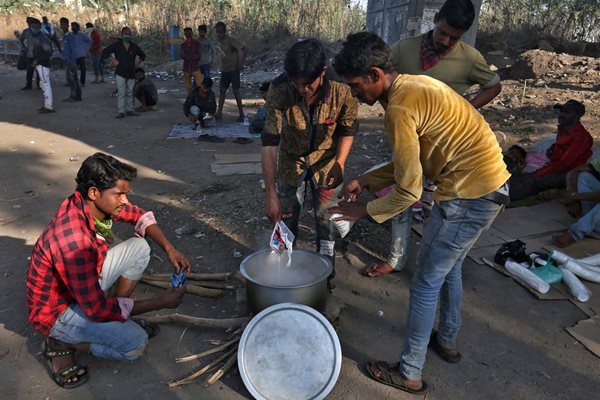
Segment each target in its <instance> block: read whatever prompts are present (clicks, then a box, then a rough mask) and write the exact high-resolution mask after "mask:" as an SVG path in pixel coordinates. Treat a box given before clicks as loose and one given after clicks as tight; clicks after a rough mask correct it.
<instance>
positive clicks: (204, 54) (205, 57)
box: [198, 25, 215, 78]
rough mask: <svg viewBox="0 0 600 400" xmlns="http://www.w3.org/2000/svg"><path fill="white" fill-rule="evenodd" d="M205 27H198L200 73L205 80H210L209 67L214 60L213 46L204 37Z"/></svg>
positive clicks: (206, 29)
mask: <svg viewBox="0 0 600 400" xmlns="http://www.w3.org/2000/svg"><path fill="white" fill-rule="evenodd" d="M207 32H208V28H207V26H206V25H198V41H199V42H200V72H202V76H203V77H205V78H210V65H211V64H212V62H213V60H214V58H215V45H214V44H213V42H212V40H210V39H209V38H207V37H206V34H207Z"/></svg>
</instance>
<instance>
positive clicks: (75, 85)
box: [67, 64, 81, 100]
mask: <svg viewBox="0 0 600 400" xmlns="http://www.w3.org/2000/svg"><path fill="white" fill-rule="evenodd" d="M67 83H68V84H69V87H70V88H71V98H72V99H77V100H81V85H80V83H79V79H77V66H76V65H74V64H70V65H67Z"/></svg>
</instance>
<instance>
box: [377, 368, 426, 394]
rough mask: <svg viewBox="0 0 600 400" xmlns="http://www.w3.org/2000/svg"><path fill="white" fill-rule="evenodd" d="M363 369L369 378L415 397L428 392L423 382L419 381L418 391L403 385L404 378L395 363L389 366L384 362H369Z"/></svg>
mask: <svg viewBox="0 0 600 400" xmlns="http://www.w3.org/2000/svg"><path fill="white" fill-rule="evenodd" d="M365 367H366V369H367V372H368V373H369V375H370V376H371V378H373V379H374V380H376V381H377V382H379V383H383V384H384V385H388V386H392V387H394V388H396V389H399V390H402V391H403V392H406V393H410V394H417V395H421V394H426V393H427V391H428V388H427V384H426V383H425V381H421V382H422V386H421V388H420V389H412V388H409V387H408V386H406V383H404V380H405V379H406V378H405V377H404V376H403V375H402V374H401V373H400V371H398V363H397V362H396V363H393V364H390V363H387V362H385V361H369V362H368V363H367V364H366V366H365Z"/></svg>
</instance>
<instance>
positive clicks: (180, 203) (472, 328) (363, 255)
mask: <svg viewBox="0 0 600 400" xmlns="http://www.w3.org/2000/svg"><path fill="white" fill-rule="evenodd" d="M276 67H277V68H279V67H280V65H276V66H273V69H272V70H274V69H275V68H276ZM265 70H266V71H267V75H268V73H269V72H268V71H272V70H268V69H265ZM263 72H264V71H263ZM248 74H249V75H251V74H250V72H249V73H248ZM255 75H257V76H258V75H260V76H262V75H261V74H255ZM263 75H264V74H263ZM260 76H259V78H260ZM259 78H257V79H256V81H255V82H250V84H251V87H252V88H254V89H248V88H247V89H245V90H244V91H243V95H244V102H245V103H246V104H252V105H254V106H255V105H256V104H259V103H260V102H259V101H257V98H258V95H257V93H256V91H255V88H256V87H257V86H256V83H257V82H258V80H259ZM566 78H573V79H575V77H574V76H573V75H569V76H568V77H566ZM566 78H565V79H563V80H562V81H558V82H557V81H556V80H554V81H553V82H551V83H547V84H546V83H544V84H540V85H539V86H537V87H536V86H532V87H528V88H526V90H525V95H522V93H523V82H522V81H505V82H504V91H503V93H502V94H501V96H500V97H499V98H498V100H497V101H495V102H494V104H492V105H490V106H489V107H487V108H486V109H485V110H484V111H483V113H484V114H485V116H486V118H487V119H488V120H489V121H490V123H491V125H492V127H493V128H494V129H495V130H496V131H501V132H503V133H499V134H498V136H499V139H500V141H501V142H502V144H503V145H507V144H510V143H513V142H517V141H521V142H522V143H525V144H527V141H531V140H533V139H534V138H535V137H536V136H540V135H544V134H552V133H554V132H555V114H554V112H553V111H552V110H551V108H550V106H551V104H553V103H554V102H556V101H562V102H564V101H565V100H567V99H568V98H571V97H574V98H577V99H579V100H583V99H585V100H586V104H594V105H595V106H594V107H592V108H591V109H590V112H589V113H588V115H587V116H586V117H585V118H584V123H585V124H586V126H588V128H589V129H590V131H591V132H592V134H594V135H595V137H597V136H598V135H600V124H599V122H598V115H599V113H598V107H597V106H598V104H599V101H600V98H599V97H598V93H597V92H595V91H593V90H591V89H589V88H590V87H593V84H591V86H589V85H588V83H587V82H583V83H582V82H580V81H577V82H575V81H574V82H571V81H568V80H566ZM261 79H262V78H261ZM24 80H25V79H24V73H23V72H20V71H16V70H15V69H14V68H12V67H10V66H7V65H0V96H2V99H1V100H0V152H1V154H2V157H1V158H0V176H1V178H2V187H1V193H0V228H1V230H0V376H2V378H0V382H2V385H0V398H2V399H8V398H11V399H19V400H25V399H59V398H60V399H73V400H79V399H116V398H123V399H134V398H135V399H197V398H201V399H246V398H250V395H249V393H248V392H247V390H246V389H245V387H244V385H243V383H242V380H241V378H240V376H239V374H238V373H237V372H231V373H229V374H227V375H226V376H225V377H224V378H223V379H222V381H220V382H218V383H217V384H215V385H214V386H212V387H209V388H206V389H205V388H202V386H201V384H200V383H197V384H192V385H188V386H184V387H181V388H178V389H169V388H168V387H167V386H166V385H165V382H167V381H170V380H173V379H178V378H183V377H184V376H187V375H189V374H190V373H192V372H193V371H195V370H197V369H199V368H200V364H195V363H190V364H189V365H188V364H175V358H176V357H178V356H183V355H187V354H193V353H198V352H200V351H203V350H206V349H208V348H210V347H211V344H210V343H209V342H210V340H213V339H223V338H225V337H226V333H225V332H224V331H223V330H220V329H200V328H193V327H190V328H186V327H185V326H182V325H163V326H162V331H161V333H160V335H159V336H158V337H156V338H154V339H152V340H151V342H150V344H149V346H148V348H147V352H146V354H145V356H144V357H143V358H142V359H141V360H140V361H138V362H135V363H131V364H128V363H118V362H111V361H106V360H99V359H95V358H93V357H91V356H85V355H80V356H79V357H80V359H81V360H82V361H83V363H84V364H86V365H88V366H89V371H90V375H91V379H90V381H89V382H88V383H86V384H85V385H84V386H82V387H81V388H79V389H76V390H74V391H67V390H63V389H60V388H58V387H57V386H56V385H55V384H54V383H52V381H51V380H50V379H49V378H48V374H47V370H46V367H45V365H44V364H43V362H42V357H41V353H40V345H41V343H42V341H43V338H42V337H41V336H40V335H39V334H37V333H36V332H35V331H34V330H33V329H32V328H31V326H30V325H29V324H28V323H27V311H26V307H25V277H26V271H27V263H28V258H29V255H30V254H31V251H32V246H33V244H34V243H35V240H36V238H37V237H38V235H39V233H40V232H41V230H42V229H43V228H44V226H45V225H46V223H47V222H48V221H49V219H50V218H51V217H52V215H53V214H54V212H55V210H56V208H57V206H58V204H59V203H60V201H62V199H63V198H64V197H66V196H68V195H69V194H71V193H72V191H73V189H74V177H75V174H76V172H77V170H78V168H79V166H80V164H81V161H82V160H83V159H84V158H85V157H87V156H88V155H90V154H92V153H94V152H96V151H104V152H108V153H110V154H112V155H114V156H116V157H117V158H119V159H121V160H123V161H126V162H128V163H131V164H133V165H135V166H136V167H137V168H138V171H139V173H138V179H137V180H136V181H135V182H134V185H133V189H134V193H133V196H132V198H131V200H132V201H133V202H134V203H136V204H139V205H140V206H142V207H144V208H146V209H150V210H154V211H155V212H156V214H157V217H158V221H159V224H160V225H161V226H162V228H163V230H164V231H165V233H166V234H167V235H168V237H169V238H170V239H171V240H172V242H173V243H174V244H175V246H176V247H178V248H179V249H180V250H182V251H183V252H184V253H185V254H186V255H187V256H188V257H189V258H190V260H192V261H193V264H194V271H196V272H207V271H230V272H235V271H237V270H238V268H239V263H240V261H241V258H235V257H234V252H236V251H238V252H241V253H242V255H243V256H246V255H248V254H250V253H252V252H253V251H255V250H256V249H258V248H262V247H265V245H266V242H267V237H268V235H269V233H270V230H271V229H272V226H271V225H270V224H269V223H268V221H266V220H265V219H264V218H263V191H262V189H261V187H260V184H259V179H260V176H259V175H236V176H230V177H218V176H215V175H213V174H212V173H211V172H210V163H211V162H212V161H213V160H214V154H215V153H217V152H218V153H258V152H259V151H260V144H259V143H258V142H256V141H255V143H252V144H248V145H239V144H235V143H232V142H231V140H228V141H227V142H225V143H220V144H210V143H198V142H196V141H193V140H178V141H167V140H165V137H166V136H167V133H168V132H169V129H170V127H171V125H172V124H173V123H176V122H185V118H184V116H183V113H182V110H181V107H182V103H183V99H184V89H183V84H182V83H181V82H179V81H178V79H176V78H173V77H165V78H164V80H163V79H158V78H155V82H156V85H157V87H158V88H159V89H161V88H164V89H167V90H168V91H167V92H166V93H165V94H162V95H161V98H160V103H159V105H158V110H157V111H154V112H149V113H146V114H144V115H142V116H139V117H127V118H125V119H123V120H116V119H114V116H115V114H116V99H114V98H111V97H110V92H111V90H112V89H113V85H111V84H104V85H93V84H89V83H88V85H86V87H85V88H84V89H83V101H82V102H80V103H62V102H61V101H60V100H61V99H63V98H65V97H67V96H68V88H65V87H63V86H62V84H63V83H64V71H54V72H53V73H52V80H53V89H54V96H55V99H56V100H55V107H56V109H57V112H56V113H55V114H51V115H38V114H37V112H35V110H36V109H37V108H38V107H40V106H41V105H42V94H41V92H39V91H35V90H33V91H28V92H20V91H19V88H21V87H22V86H23V84H24ZM258 83H259V82H258ZM245 84H248V82H245ZM250 84H248V86H250ZM530 84H531V82H530ZM531 96H533V97H531ZM232 106H233V102H232V101H231V99H228V101H227V110H226V111H227V116H226V118H227V119H229V120H230V122H233V121H234V120H235V116H236V113H235V112H234V109H233V107H232ZM255 110H256V107H254V108H253V109H249V112H250V113H251V114H252V113H253V112H254V111H255ZM382 112H383V111H382V109H381V108H379V107H378V106H377V107H374V108H369V107H366V106H361V110H360V116H361V129H360V133H359V135H358V136H357V138H356V142H355V145H354V148H353V150H352V153H351V155H350V158H349V160H348V168H347V176H348V177H352V176H355V175H356V174H358V173H360V172H362V171H364V170H366V169H367V168H368V167H370V166H372V165H374V164H376V163H379V162H382V161H384V160H386V159H388V158H389V149H388V146H387V142H386V140H385V136H384V133H383V130H382V129H383V124H382V115H383V114H382ZM531 120H533V121H534V123H531V122H527V123H524V122H523V121H531ZM523 141H525V142H523ZM70 160H76V161H70ZM186 225H192V226H193V228H194V229H193V232H195V233H198V232H201V233H203V234H204V235H194V234H190V235H177V234H176V233H175V230H176V229H177V228H180V227H182V226H186ZM311 226H312V224H311V220H310V216H309V215H308V214H306V215H304V217H303V225H302V229H301V234H300V235H301V240H300V243H299V246H300V247H303V248H308V249H312V248H314V246H313V244H312V242H311V241H310V239H311V232H312V228H311ZM118 233H119V236H120V237H127V235H129V234H130V230H129V229H119V231H118ZM197 236H198V237H197ZM388 241H389V229H388V227H387V226H386V225H385V224H384V225H383V226H377V225H375V224H371V223H368V222H363V221H361V222H360V223H358V224H357V225H356V227H355V228H354V229H353V231H352V233H351V234H350V235H349V237H348V238H347V239H346V240H344V241H343V242H342V243H341V246H340V248H341V249H342V251H340V254H338V259H337V265H336V268H337V277H336V279H335V283H336V284H337V288H336V290H335V292H334V296H335V297H337V298H338V299H339V300H340V301H341V302H343V303H344V304H345V307H346V308H345V310H344V311H343V312H342V314H341V316H340V319H339V326H338V335H339V338H340V341H341V343H342V352H343V356H344V358H343V364H342V371H341V374H340V377H339V380H338V382H337V385H336V386H335V388H334V389H333V391H332V392H331V394H330V395H329V396H328V398H329V399H339V400H352V399H403V398H407V399H408V398H411V397H413V396H411V395H408V394H405V393H403V392H400V391H397V390H394V389H392V388H389V387H387V386H384V385H381V384H377V383H375V382H374V381H372V380H371V379H369V378H368V377H367V375H366V373H365V372H364V369H363V364H364V363H365V362H366V361H367V360H369V359H373V358H376V359H385V360H388V361H395V360H397V359H398V357H399V353H400V350H401V346H402V338H403V329H404V320H405V315H406V311H407V308H408V288H409V283H410V276H411V271H412V269H413V268H414V258H415V256H416V253H417V251H418V245H419V237H418V236H416V235H413V242H412V245H411V258H410V261H409V265H408V267H407V270H406V271H404V272H402V273H397V274H394V275H392V276H388V277H383V278H378V279H376V280H371V279H367V278H364V277H362V276H361V275H360V274H359V270H360V268H361V267H363V266H364V265H369V264H371V263H373V262H376V261H377V258H375V257H373V256H372V254H380V255H385V254H386V249H387V245H388ZM153 249H154V252H155V254H156V255H157V256H159V257H161V258H164V254H162V251H161V250H159V249H157V248H156V246H154V247H153ZM363 249H368V250H369V252H368V253H367V252H365V251H363ZM532 250H533V249H532ZM149 268H151V269H152V270H153V271H155V272H168V271H169V269H170V267H169V266H168V265H165V264H163V263H162V262H161V261H160V260H159V258H157V257H153V258H152V261H151V264H150V267H149ZM463 271H464V272H463V276H464V300H463V330H462V331H461V336H460V338H459V346H460V350H461V352H462V354H463V359H462V361H461V362H460V363H459V364H454V365H450V364H447V363H445V362H443V361H442V360H441V359H440V358H439V357H437V356H436V355H435V354H431V353H430V354H428V358H427V363H426V365H425V370H424V376H423V378H424V379H425V380H426V381H427V382H428V383H429V385H430V387H431V393H430V394H429V396H428V397H429V398H430V399H500V398H502V399H506V398H508V399H524V398H527V399H582V398H590V396H591V397H594V395H593V393H598V391H599V390H600V372H599V371H600V369H599V365H600V364H599V361H598V358H596V357H595V356H594V355H593V354H592V353H590V352H589V351H587V350H586V349H585V348H584V347H583V346H582V345H581V344H579V343H578V342H577V341H576V340H575V339H573V338H572V337H571V336H570V335H569V334H568V333H567V332H566V331H565V330H564V328H565V327H568V326H572V325H574V324H575V323H576V322H577V321H579V320H581V319H585V318H586V316H585V314H583V313H582V312H581V311H579V310H578V309H577V308H576V307H575V306H573V305H572V304H571V303H570V302H567V301H555V302H551V301H538V300H537V299H535V298H534V297H533V296H531V295H530V294H529V293H528V292H527V291H526V290H524V289H523V288H522V287H521V286H519V285H518V284H516V283H515V282H514V281H513V280H512V279H508V278H506V277H505V276H503V275H501V274H498V273H497V272H496V271H494V270H492V269H491V268H488V267H485V266H480V265H476V264H475V263H473V262H472V261H470V260H467V261H465V263H464V270H463ZM233 282H234V284H235V285H236V286H239V287H241V286H242V285H243V283H242V282H241V281H239V280H237V279H234V280H233ZM159 290H161V289H156V288H152V287H150V286H147V285H144V284H140V285H138V287H137V288H136V291H135V296H136V297H137V298H144V297H146V296H150V295H152V294H155V293H158V292H159ZM177 311H178V312H180V313H183V314H188V315H192V316H198V317H213V318H219V317H233V316H239V315H244V314H245V310H243V307H241V306H240V304H239V303H238V302H236V297H235V292H233V291H231V292H230V293H228V294H227V295H226V296H224V297H223V298H221V299H219V300H208V299H203V298H200V297H197V296H195V295H186V298H185V299H184V301H183V303H182V304H181V306H180V307H179V309H178V310H177Z"/></svg>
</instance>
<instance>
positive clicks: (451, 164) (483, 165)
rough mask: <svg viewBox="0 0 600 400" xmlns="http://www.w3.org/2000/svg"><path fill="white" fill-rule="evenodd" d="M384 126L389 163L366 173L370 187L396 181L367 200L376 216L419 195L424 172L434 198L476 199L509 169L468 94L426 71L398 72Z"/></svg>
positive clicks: (383, 216) (397, 210)
mask: <svg viewBox="0 0 600 400" xmlns="http://www.w3.org/2000/svg"><path fill="white" fill-rule="evenodd" d="M385 131H386V132H387V135H388V138H389V140H390V143H391V145H392V153H393V160H392V162H391V163H389V164H387V165H385V166H383V167H381V168H379V169H377V170H374V171H371V172H368V173H366V174H364V175H363V178H362V179H364V182H365V183H366V185H367V187H368V188H369V190H370V191H371V192H373V193H374V192H377V191H379V190H381V189H383V188H385V187H387V186H389V185H392V184H393V185H394V187H393V189H392V191H391V192H390V193H388V194H387V195H386V196H384V197H381V198H379V199H376V200H373V201H371V202H369V203H368V204H367V212H368V213H369V215H370V216H371V217H372V218H373V219H374V220H375V221H377V222H380V223H381V222H383V221H386V220H388V219H390V218H392V217H393V216H395V215H397V214H399V213H400V212H402V211H404V210H405V209H406V208H408V207H410V206H411V205H412V204H413V203H414V202H416V201H418V200H419V199H420V197H421V192H422V189H423V188H422V181H423V176H425V177H426V178H427V179H429V180H430V181H432V182H434V183H435V184H436V186H437V190H436V191H435V192H434V194H433V197H434V199H435V200H441V201H443V200H453V199H458V198H462V199H475V198H478V197H481V196H483V195H486V194H488V193H491V192H493V191H495V190H496V189H498V188H500V186H502V185H503V184H504V182H506V181H507V180H508V178H509V177H510V174H509V173H508V171H507V170H506V165H505V164H504V161H502V150H501V149H500V145H499V144H498V141H497V140H496V137H495V136H494V133H493V132H492V130H491V129H490V126H489V125H488V123H487V122H486V121H485V120H484V119H483V117H482V116H481V114H480V113H479V112H477V110H475V108H473V106H471V104H469V102H468V101H467V100H465V99H464V98H463V97H461V96H460V95H458V94H457V93H456V92H455V91H453V90H452V89H450V88H449V87H448V86H446V85H445V84H443V83H442V82H440V81H437V80H435V79H433V78H430V77H428V76H424V75H419V76H412V75H398V77H397V78H396V80H395V81H394V83H393V84H392V86H391V88H390V92H389V98H388V105H387V109H386V113H385Z"/></svg>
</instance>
